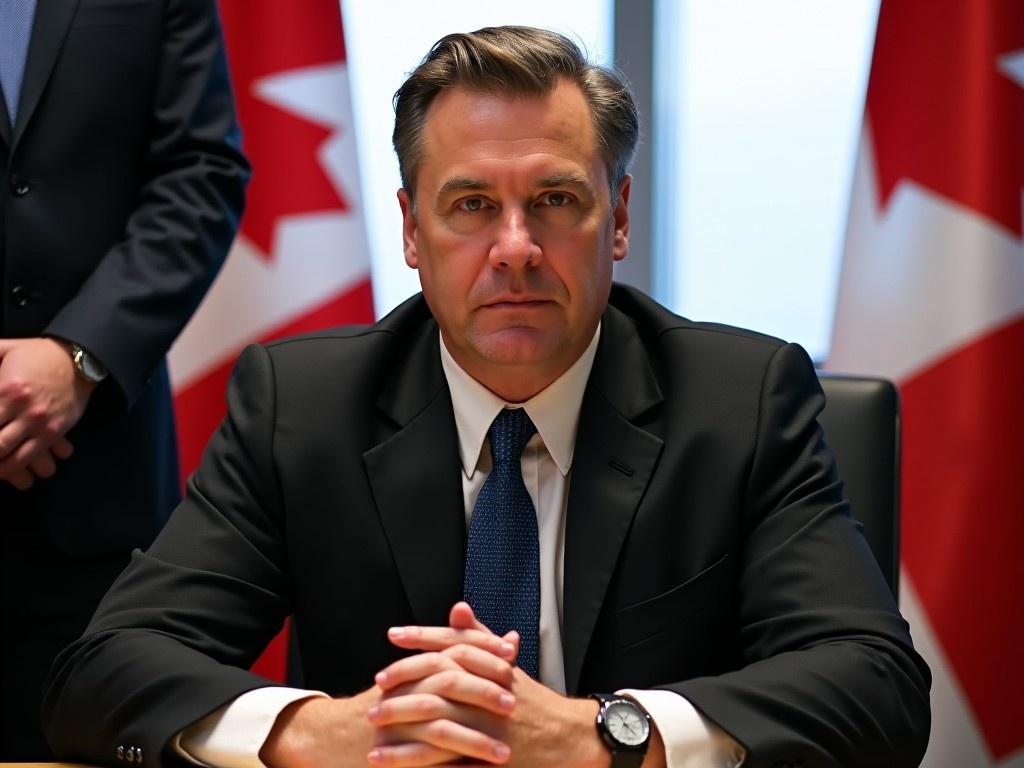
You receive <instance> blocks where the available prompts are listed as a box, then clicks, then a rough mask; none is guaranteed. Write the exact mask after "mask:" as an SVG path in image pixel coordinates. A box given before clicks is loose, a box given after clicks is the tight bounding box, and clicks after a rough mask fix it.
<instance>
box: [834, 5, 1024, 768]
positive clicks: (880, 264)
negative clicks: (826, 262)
mask: <svg viewBox="0 0 1024 768" xmlns="http://www.w3.org/2000/svg"><path fill="white" fill-rule="evenodd" d="M1022 188H1024V3H1022V2H1021V1H1020V0H970V1H969V2H968V1H966V0H884V2H883V3H882V6H881V12H880V16H879V21H878V33H877V38H876V42H875V52H874V60H873V62H872V69H871V79H870V82H869V85H868V96H867V108H866V115H865V120H864V131H863V136H862V139H861V149H860V153H859V158H858V162H857V169H856V174H855V182H854V190H853V197H852V201H851V208H850V219H849V227H848V232H847V240H846V253H845V258H844V262H843V267H842V273H841V278H840V288H839V299H838V304H837V308H836V319H835V330H834V335H833V341H832V352H831V355H830V359H829V363H828V367H829V368H830V369H832V370H836V371H847V372H863V373H870V374H877V375H881V376H885V377H888V378H891V379H893V380H894V381H896V382H897V383H898V385H899V388H900V392H901V396H902V404H903V479H902V559H903V567H902V584H901V602H902V607H903V610H904V613H905V615H906V616H907V618H908V620H909V621H910V624H911V630H912V632H913V635H914V640H915V643H916V644H917V646H918V648H919V650H920V651H921V653H922V654H923V655H924V656H925V658H926V659H927V660H928V663H929V664H930V665H931V669H932V674H933V676H934V682H933V686H932V710H933V725H932V734H931V742H930V745H929V748H928V753H927V755H926V757H925V761H924V765H926V766H929V767H930V768H939V767H941V768H946V767H947V766H948V767H949V768H980V767H982V766H1001V767H1004V768H1005V767H1006V766H1024V704H1022V700H1024V699H1022V696H1024V238H1022V234H1024V233H1022V213H1024V205H1022V202H1024V197H1022Z"/></svg>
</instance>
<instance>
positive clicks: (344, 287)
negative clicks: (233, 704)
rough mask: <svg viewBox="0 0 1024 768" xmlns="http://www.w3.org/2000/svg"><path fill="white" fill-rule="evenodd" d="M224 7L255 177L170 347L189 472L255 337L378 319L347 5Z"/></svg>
mask: <svg viewBox="0 0 1024 768" xmlns="http://www.w3.org/2000/svg"><path fill="white" fill-rule="evenodd" d="M220 14H221V20H222V24H223V28H224V37H225V43H226V46H227V52H228V63H229V67H230V70H231V78H232V81H233V85H234V89H235V99H236V102H237V106H238V117H239V121H240V122H241V125H242V141H243V146H244V149H245V152H246V154H247V155H248V157H249V160H250V162H251V163H252V166H253V175H252V182H251V183H250V185H249V190H248V198H247V202H246V210H245V215H244V217H243V218H242V224H241V230H240V232H239V235H238V238H237V239H236V241H235V244H234V247H233V248H232V250H231V253H230V255H229V256H228V260H227V263H226V264H225V266H224V269H223V271H222V272H221V274H220V276H219V277H218V278H217V281H216V282H215V283H214V285H213V288H212V289H211V291H210V293H209V294H208V295H207V297H206V300H205V301H204V302H203V304H202V306H201V307H200V308H199V311H198V312H197V313H196V314H195V316H194V317H193V318H192V321H191V322H190V323H189V325H188V327H187V328H186V329H185V331H184V332H183V333H182V335H181V337H180V338H179V339H178V341H177V343H176V344H175V345H174V348H173V349H172V350H171V353H170V368H171V377H172V382H173V387H174V393H175V408H176V411H177V419H178V438H179V444H180V453H181V463H182V472H183V473H184V474H185V475H187V474H188V473H191V472H192V471H193V470H194V469H195V467H196V465H197V464H198V462H199V457H200V455H201V454H202V451H203V447H204V446H205V445H206V442H207V440H208V439H209V437H210V435H211V434H212V433H213V431H214V429H215V428H216V426H217V424H218V423H219V422H220V420H221V418H222V417H223V416H224V412H225V401H224V393H225V388H226V385H227V381H228V378H229V376H230V373H231V369H232V366H233V365H234V362H235V358H236V357H237V356H238V353H239V352H241V350H242V349H243V348H244V347H245V346H246V345H247V344H250V343H253V342H262V341H268V340H270V339H273V338H277V337H280V336H287V335H291V334H295V333H302V332H304V331H309V330H314V329H317V328H323V327H325V326H330V325H339V324H342V323H353V322H360V323H361V322H372V321H373V296H372V292H371V290H370V259H369V250H368V246H367V239H366V231H365V227H364V223H363V216H362V207H361V206H360V203H359V171H358V165H357V160H356V148H355V136H354V133H353V125H352V107H351V100H350V97H349V87H348V74H347V70H346V66H345V43H344V38H343V37H342V27H341V9H340V7H339V4H338V0H302V2H298V3H285V2H272V1H271V0H259V1H258V2H253V1H252V0H220ZM284 659H285V645H284V642H283V641H282V640H281V639H279V640H278V641H276V642H275V643H273V644H272V645H271V647H270V648H269V649H268V651H267V653H266V654H265V655H264V656H263V658H262V659H261V660H260V662H258V663H257V667H256V669H257V671H259V672H262V673H263V674H265V675H267V676H269V677H273V678H277V679H283V676H284V668H285V661H284Z"/></svg>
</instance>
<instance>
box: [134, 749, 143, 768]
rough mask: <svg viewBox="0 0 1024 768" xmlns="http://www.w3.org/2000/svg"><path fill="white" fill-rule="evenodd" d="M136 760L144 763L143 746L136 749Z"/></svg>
mask: <svg viewBox="0 0 1024 768" xmlns="http://www.w3.org/2000/svg"><path fill="white" fill-rule="evenodd" d="M135 762H136V763H138V764H139V765H142V747H139V748H138V749H136V750H135Z"/></svg>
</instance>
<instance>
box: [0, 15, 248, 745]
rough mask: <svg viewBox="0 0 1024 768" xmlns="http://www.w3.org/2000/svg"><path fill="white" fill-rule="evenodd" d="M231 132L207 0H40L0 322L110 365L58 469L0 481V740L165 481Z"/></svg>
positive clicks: (221, 213)
mask: <svg viewBox="0 0 1024 768" xmlns="http://www.w3.org/2000/svg"><path fill="white" fill-rule="evenodd" d="M239 146H240V145H239V133H238V128H237V125H236V122H235V117H234V109H233V105H232V94H231V90H230V86H229V82H228V74H227V67H226V62H225V58H224V50H223V46H222V42H221V37H220V30H219V27H218V23H217V18H216V11H215V6H214V4H213V0H125V1H124V2H109V1H107V2H104V1H103V0H38V3H37V8H36V11H35V21H34V26H33V28H32V35H31V42H30V46H29V49H28V57H27V62H26V67H25V74H24V80H23V83H22V87H21V94H20V98H19V101H18V109H17V119H16V122H14V124H13V125H12V123H11V121H10V119H9V116H8V115H7V113H6V110H5V109H3V108H2V103H0V171H2V174H3V185H2V189H0V274H2V284H0V337H3V338H21V337H36V336H54V337H59V338H62V339H65V340H67V341H70V342H74V343H77V344H79V345H81V346H82V347H83V348H84V349H86V350H87V351H88V352H90V353H91V354H92V355H93V356H94V357H96V358H97V359H98V360H99V361H100V362H101V363H102V364H103V365H104V366H106V368H107V369H108V370H109V376H108V378H107V379H106V380H105V381H103V382H102V383H101V384H100V385H99V387H98V388H97V389H96V391H95V392H94V393H93V395H92V398H91V400H90V402H89V405H88V407H87V409H86V411H85V414H84V416H83V417H82V419H81V421H79V423H78V424H77V425H76V426H75V427H73V428H72V430H71V431H70V432H69V433H68V435H67V438H68V440H70V441H71V443H72V444H73V446H74V448H75V453H74V455H73V456H72V458H70V459H69V460H67V461H64V462H61V463H59V465H58V470H57V474H56V475H55V476H54V477H53V478H51V479H49V480H43V481H36V483H35V485H34V486H33V487H32V488H31V489H30V490H28V491H25V492H20V491H17V490H15V489H14V488H13V487H12V486H10V485H9V484H7V483H5V482H3V483H0V510H2V511H0V537H3V559H4V565H3V589H4V615H5V625H6V626H5V627H4V631H3V635H4V640H3V641H2V642H3V646H2V650H3V670H2V674H3V676H2V678H0V688H2V689H3V706H4V711H3V721H4V726H3V732H2V734H0V738H2V739H3V741H0V754H2V753H4V752H7V753H8V754H9V755H15V754H16V752H10V751H8V750H9V749H15V748H18V749H21V748H22V747H24V749H29V750H33V749H36V747H37V745H39V744H41V742H39V739H40V738H41V735H40V733H39V727H38V706H39V699H40V696H41V692H40V691H39V690H38V689H39V688H40V686H41V685H42V682H43V677H44V676H45V671H46V668H47V666H48V660H47V656H48V657H49V658H50V659H52V657H53V655H54V654H55V653H56V652H57V651H58V650H59V649H60V647H62V646H63V645H64V644H66V643H67V642H69V641H70V640H71V639H73V638H74V637H76V636H77V635H78V634H79V633H80V632H81V630H82V629H83V627H84V626H85V623H86V622H87V621H88V618H89V616H90V614H91V612H92V610H93V608H94V607H95V605H96V603H97V602H98V600H99V598H100V596H101V595H102V594H103V592H104V591H105V588H106V586H107V585H108V584H109V582H110V581H111V580H112V579H113V577H114V576H115V575H116V574H117V572H118V571H119V570H120V569H121V568H122V567H123V565H124V564H125V563H126V562H127V559H128V553H129V552H130V551H131V549H132V548H133V547H140V546H141V547H145V546H147V545H148V544H149V542H150V541H152V539H153V537H154V536H155V535H156V533H157V531H158V530H159V529H160V527H161V526H162V524H163V522H164V521H165V520H166V518H167V516H168V515H169V513H170V511H171V509H172V508H173V506H174V505H175V503H176V502H177V500H178V498H179V478H178V467H177V455H176V446H175V440H174V422H173V413H172V405H171V394H170V386H169V381H168V376H167V369H166V365H165V363H164V355H165V354H166V352H167V349H168V348H169V347H170V345H171V343H172V342H173V340H174V339H175V337H176V336H177V335H178V333H179V332H180V331H181V329H182V327H183V326H184V325H185V323H186V322H187V321H188V319H189V317H190V316H191V314H192V312H193V311H194V310H195V308H196V307H197V305H198V304H199V301H200V300H201V299H202V297H203V295H204V293H205V292H206V290H207V289H208V287H209V286H210V283H211V282H212V280H213V278H214V276H215V274H216V272H217V270H218V269H219V267H220V265H221V263H222V262H223V259H224V257H225V255H226V253H227V249H228V246H229V244H230V242H231V239H232V237H233V235H234V232H235V230H236V228H237V224H238V219H239V216H240V214H241V209H242V202H243V191H244V186H245V181H246V179H247V176H248V166H247V164H246V162H245V160H244V158H243V157H242V155H241V153H240V149H239ZM26 654H28V656H26ZM40 665H41V666H40ZM25 729H29V733H28V734H27V735H25V734H24V733H22V732H23V731H24V730H25ZM33 734H34V736H35V741H33V739H32V736H33ZM32 754H34V753H32V752H31V751H30V755H32Z"/></svg>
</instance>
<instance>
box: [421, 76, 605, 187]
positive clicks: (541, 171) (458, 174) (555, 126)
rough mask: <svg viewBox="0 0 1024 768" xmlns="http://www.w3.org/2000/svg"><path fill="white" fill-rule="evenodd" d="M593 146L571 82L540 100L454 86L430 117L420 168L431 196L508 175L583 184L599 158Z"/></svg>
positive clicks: (587, 116) (590, 129) (592, 135)
mask: <svg viewBox="0 0 1024 768" xmlns="http://www.w3.org/2000/svg"><path fill="white" fill-rule="evenodd" d="M596 143H597V141H596V133H595V131H594V129H593V125H592V119H591V115H590V109H589V106H588V104H587V102H586V100H585V99H584V97H583V94H582V92H581V91H580V90H579V88H578V87H577V86H576V85H575V84H572V83H561V84H559V85H558V86H556V87H555V88H554V89H552V91H550V92H549V93H546V94H539V95H533V94H530V95H518V94H506V93H483V92H479V91H473V90H470V89H468V88H463V87H456V88H452V89H449V90H448V91H445V92H444V93H442V94H440V95H438V96H437V98H436V99H435V100H434V103H433V104H431V108H430V110H428V112H427V117H426V122H425V125H424V130H423V134H422V144H421V148H420V149H421V152H422V154H421V161H422V162H421V165H420V171H426V170H428V167H429V170H430V171H431V172H430V173H429V175H430V176H432V177H433V178H432V180H431V183H430V186H431V187H434V188H435V191H436V190H439V189H440V187H441V186H442V185H444V186H445V188H454V187H456V186H461V188H464V189H466V188H471V187H475V186H480V185H486V184H493V183H495V181H496V178H494V177H496V176H498V175H500V174H501V173H502V172H505V171H509V170H514V171H516V172H518V175H519V176H520V177H527V176H528V177H531V179H532V181H533V182H534V183H536V184H542V183H543V182H544V181H545V180H548V181H550V180H554V179H559V178H561V180H562V181H565V182H569V181H573V180H575V181H582V182H586V181H588V179H587V177H588V176H590V175H591V174H592V173H593V166H594V165H595V160H599V158H598V157H597V155H598V153H597V148H596ZM598 164H600V163H599V162H598ZM510 166H511V167H510ZM571 177H577V178H575V179H573V178H571ZM590 183H591V184H592V183H593V180H590Z"/></svg>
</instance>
